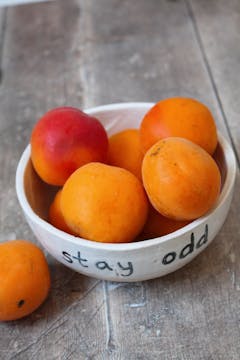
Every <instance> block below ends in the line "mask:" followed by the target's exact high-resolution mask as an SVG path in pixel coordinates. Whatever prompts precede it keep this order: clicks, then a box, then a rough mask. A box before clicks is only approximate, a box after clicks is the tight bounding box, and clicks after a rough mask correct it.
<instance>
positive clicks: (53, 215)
mask: <svg viewBox="0 0 240 360" xmlns="http://www.w3.org/2000/svg"><path fill="white" fill-rule="evenodd" d="M61 196H62V189H60V190H58V192H57V193H56V195H55V197H54V199H53V201H52V203H51V205H50V208H49V215H48V218H49V222H50V223H51V224H52V225H53V226H55V227H56V228H57V229H59V230H62V231H65V232H66V233H69V234H72V235H74V234H73V232H72V231H71V230H70V228H69V227H68V226H67V224H66V222H65V220H64V217H63V214H62V210H61V205H60V204H61Z"/></svg>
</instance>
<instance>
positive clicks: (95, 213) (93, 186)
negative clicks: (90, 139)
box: [61, 163, 148, 243]
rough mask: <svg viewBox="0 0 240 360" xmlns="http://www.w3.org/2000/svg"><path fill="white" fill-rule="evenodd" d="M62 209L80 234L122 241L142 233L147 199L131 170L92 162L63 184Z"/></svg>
mask: <svg viewBox="0 0 240 360" xmlns="http://www.w3.org/2000/svg"><path fill="white" fill-rule="evenodd" d="M61 209H62V214H63V216H64V219H65V221H66V223H67V225H68V226H69V227H70V229H71V230H72V231H74V232H75V233H77V234H78V235H79V236H81V237H83V238H85V239H88V240H93V241H99V242H106V243H123V242H131V241H133V240H134V238H135V237H136V236H137V235H138V234H139V233H140V232H141V230H142V228H143V226H144V223H145V221H146V218H147V213H148V200H147V197H146V194H145V191H144V189H143V185H142V183H141V182H140V181H139V180H138V178H137V177H136V176H134V175H133V174H132V173H130V172H129V171H128V170H125V169H122V168H119V167H115V166H110V165H105V164H102V163H90V164H87V165H84V166H82V167H81V168H79V169H78V170H76V171H75V172H74V173H73V174H72V175H71V176H70V177H69V179H68V180H67V181H66V183H65V184H64V186H63V190H62V198H61Z"/></svg>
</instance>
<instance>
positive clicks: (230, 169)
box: [15, 102, 236, 251]
mask: <svg viewBox="0 0 240 360" xmlns="http://www.w3.org/2000/svg"><path fill="white" fill-rule="evenodd" d="M154 104H155V103H152V102H125V103H113V104H107V105H101V106H97V107H92V108H89V109H85V110H83V111H84V112H86V113H87V114H91V115H94V114H96V113H99V112H103V111H104V112H105V111H112V110H128V109H135V108H136V109H140V108H142V109H143V110H144V109H145V110H146V111H147V110H148V109H150V107H152V106H153V105H154ZM218 141H219V143H220V145H221V148H222V150H223V153H224V156H225V159H226V178H225V183H224V185H223V188H222V190H221V193H220V196H219V198H218V200H217V202H216V204H215V206H214V208H212V209H211V210H210V211H209V212H207V213H206V214H205V215H203V216H201V217H200V218H198V219H196V220H193V221H192V222H191V223H189V224H188V225H186V226H184V227H183V228H181V229H179V230H176V231H174V232H172V233H170V234H167V235H164V236H161V237H157V238H153V239H147V240H140V241H135V242H130V243H104V242H96V241H92V240H87V239H84V238H81V237H77V236H74V235H70V234H68V233H65V232H64V231H62V230H59V229H57V228H55V227H54V226H53V225H51V224H50V223H48V222H47V221H45V220H43V219H42V218H41V217H40V216H38V215H37V214H36V213H35V212H34V211H33V210H32V208H31V206H30V204H29V202H28V200H27V197H26V194H25V190H24V174H25V168H26V166H27V164H28V161H29V160H30V153H31V145H30V144H28V145H27V147H26V148H25V150H24V151H23V153H22V155H21V157H20V160H19V162H18V166H17V170H16V178H15V186H16V193H17V197H18V201H19V203H20V205H21V207H22V209H23V211H24V213H25V214H26V215H27V217H28V218H30V219H31V221H32V222H33V223H36V224H37V225H38V226H40V227H41V228H43V229H44V230H45V231H47V232H50V233H51V234H52V235H54V236H56V237H60V238H61V239H62V240H63V241H66V242H69V243H71V244H75V245H78V246H82V247H85V248H89V249H91V248H92V249H93V248H94V249H99V250H103V251H129V250H137V249H140V248H141V249H142V248H148V247H151V246H156V245H160V244H163V243H165V242H168V241H169V240H172V239H174V238H177V237H179V236H181V235H183V234H185V233H187V232H189V231H193V229H195V228H196V227H198V226H199V225H201V224H203V223H205V222H207V221H208V220H209V219H210V217H211V216H212V215H213V214H214V213H215V212H216V211H217V210H218V209H219V208H220V207H221V206H222V205H223V204H224V202H225V201H226V199H227V198H228V196H229V194H230V192H231V190H232V188H233V186H234V182H235V177H236V160H235V155H234V152H233V150H232V148H231V146H230V144H229V143H228V141H227V140H226V139H225V137H224V136H223V135H222V134H221V133H220V132H219V131H218Z"/></svg>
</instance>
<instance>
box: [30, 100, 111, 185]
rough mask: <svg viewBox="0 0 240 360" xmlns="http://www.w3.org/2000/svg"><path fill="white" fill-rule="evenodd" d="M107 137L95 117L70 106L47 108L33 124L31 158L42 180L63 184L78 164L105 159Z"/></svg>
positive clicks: (104, 160)
mask: <svg viewBox="0 0 240 360" xmlns="http://www.w3.org/2000/svg"><path fill="white" fill-rule="evenodd" d="M107 153H108V137H107V133H106V131H105V129H104V127H103V126H102V124H101V123H100V122H99V120H97V119H96V118H94V117H92V116H89V115H87V114H85V113H84V112H82V111H80V110H79V109H75V108H71V107H62V108H56V109H54V110H51V111H49V112H47V113H46V114H45V115H44V116H43V117H42V118H41V119H40V120H39V121H38V122H37V123H36V125H35V126H34V128H33V131H32V135H31V159H32V162H33V166H34V168H35V170H36V172H37V173H38V175H39V176H40V177H41V179H42V180H43V181H45V182H46V183H48V184H51V185H60V186H61V185H63V184H64V183H65V181H66V180H67V179H68V177H69V176H70V175H71V174H72V173H73V172H74V171H75V170H76V169H78V168H79V167H80V166H82V165H85V164H87V163H89V162H92V161H98V162H106V160H107Z"/></svg>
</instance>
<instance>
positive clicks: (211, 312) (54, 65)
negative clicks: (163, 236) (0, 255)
mask: <svg viewBox="0 0 240 360" xmlns="http://www.w3.org/2000/svg"><path fill="white" fill-rule="evenodd" d="M0 30H1V31H0V68H1V85H0V174H1V175H0V189H1V192H0V201H1V203H0V225H1V241H3V240H6V239H14V238H26V239H29V240H31V241H36V240H35V238H34V236H33V234H32V232H31V231H30V229H29V228H28V226H27V224H26V222H25V219H24V217H23V215H22V211H21V209H20V206H19V204H18V201H17V198H16V194H15V185H14V182H15V170H16V166H17V162H18V160H19V157H20V155H21V153H22V151H23V149H24V148H25V146H26V144H27V143H28V140H29V136H30V133H31V129H32V127H33V124H34V123H35V122H36V120H37V119H38V118H39V117H40V116H41V115H42V114H43V113H45V112H46V111H47V110H48V109H50V108H54V107H56V106H61V105H71V106H76V107H80V108H86V107H90V106H96V105H100V104H106V103H113V102H125V101H153V102H156V101H158V100H159V99H162V98H166V97H169V96H176V95H181V96H189V97H194V98H197V99H199V100H200V101H202V102H204V103H205V104H206V105H207V106H209V107H210V109H211V110H212V112H213V114H214V116H215V119H216V121H217V124H218V127H219V129H220V130H221V131H222V133H223V134H225V135H226V136H227V138H228V139H229V141H230V143H231V144H232V147H233V148H234V150H235V153H236V156H237V159H238V166H239V157H240V127H239V124H240V120H239V119H240V95H239V94H240V75H239V74H240V2H239V1H238V0H229V1H224V0H178V1H177V0H175V1H174V0H171V1H170V0H168V1H167V0H148V1H145V0H138V1H137V0H135V1H134V0H132V1H130V0H88V1H84V0H58V1H52V2H49V3H39V4H32V5H23V6H16V7H10V8H2V9H1V10H0ZM239 191H240V177H239V169H238V174H237V181H236V188H235V195H234V199H233V202H232V206H231V210H230V214H229V216H228V218H227V221H226V222H225V224H224V226H223V228H222V230H221V231H220V233H219V235H218V236H217V237H216V238H215V240H214V242H213V243H212V244H211V245H210V246H209V247H208V248H207V250H206V251H204V252H203V253H202V254H201V255H200V256H198V257H197V258H196V259H195V260H194V261H193V262H192V263H190V264H189V265H188V266H186V267H184V268H183V269H181V270H179V271H177V272H175V273H173V274H171V275H168V276H165V277H163V278H159V279H156V280H152V281H146V282H139V283H132V284H127V283H121V284H118V283H109V282H104V281H99V280H95V279H92V278H88V277H85V276H82V275H80V274H77V273H75V272H73V271H71V270H69V269H67V268H65V267H64V266H62V265H61V264H59V263H57V262H56V261H55V260H54V259H53V258H52V257H51V256H49V255H48V261H49V264H50V267H51V275H52V289H51V293H50V296H49V298H48V300H47V301H46V302H45V303H44V305H43V306H41V307H40V308H39V309H38V310H37V311H36V312H35V313H33V314H32V315H31V316H29V317H28V318H25V319H23V320H21V321H15V322H11V323H1V324H0V359H1V360H10V359H23V360H28V359H29V360H30V359H37V360H38V359H40V360H41V359H44V360H53V359H61V360H67V359H76V360H79V359H80V360H82V359H84V360H85V359H89V360H90V359H104V360H105V359H124V360H135V359H139V360H140V359H142V360H153V359H154V360H155V359H161V360H168V359H174V360H190V359H191V360H200V359H201V360H212V359H214V360H221V359H223V360H239V359H240V305H239V304H240V266H239V264H240V262H239V258H240V246H239V244H240V243H239V241H240V226H239V223H240V218H239V213H240V205H239V203H240V201H239V200H240V196H239ZM0 266H1V264H0ZM0 286H1V284H0Z"/></svg>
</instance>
